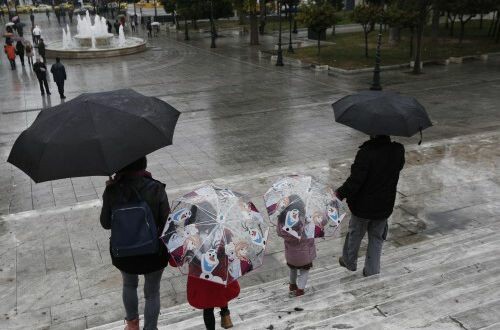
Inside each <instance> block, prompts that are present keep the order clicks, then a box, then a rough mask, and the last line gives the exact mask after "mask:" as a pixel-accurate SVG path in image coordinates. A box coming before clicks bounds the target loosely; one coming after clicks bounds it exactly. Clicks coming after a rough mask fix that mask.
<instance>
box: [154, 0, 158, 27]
mask: <svg viewBox="0 0 500 330" xmlns="http://www.w3.org/2000/svg"><path fill="white" fill-rule="evenodd" d="M154 6H155V22H156V20H157V18H156V16H158V12H157V11H156V0H154Z"/></svg>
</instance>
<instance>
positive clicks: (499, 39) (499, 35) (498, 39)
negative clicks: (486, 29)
mask: <svg viewBox="0 0 500 330" xmlns="http://www.w3.org/2000/svg"><path fill="white" fill-rule="evenodd" d="M497 22H498V19H497ZM495 42H496V43H499V42H500V24H498V28H497V38H496V39H495Z"/></svg>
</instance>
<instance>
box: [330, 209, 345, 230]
mask: <svg viewBox="0 0 500 330" xmlns="http://www.w3.org/2000/svg"><path fill="white" fill-rule="evenodd" d="M326 214H327V216H328V221H329V222H330V223H331V224H333V225H334V226H335V227H338V226H339V224H340V222H342V219H343V218H344V216H345V214H342V215H339V211H338V209H337V208H336V207H334V206H332V205H328V206H327V207H326Z"/></svg>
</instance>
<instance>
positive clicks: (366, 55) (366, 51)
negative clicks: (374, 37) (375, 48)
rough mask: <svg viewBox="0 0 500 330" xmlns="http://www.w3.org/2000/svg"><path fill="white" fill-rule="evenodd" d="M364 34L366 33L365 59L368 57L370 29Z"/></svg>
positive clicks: (365, 30)
mask: <svg viewBox="0 0 500 330" xmlns="http://www.w3.org/2000/svg"><path fill="white" fill-rule="evenodd" d="M364 32H365V57H368V33H370V32H369V31H368V29H366V28H365V29H364Z"/></svg>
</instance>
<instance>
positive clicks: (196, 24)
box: [193, 19, 198, 30]
mask: <svg viewBox="0 0 500 330" xmlns="http://www.w3.org/2000/svg"><path fill="white" fill-rule="evenodd" d="M193 29H194V30H198V21H197V20H196V19H193Z"/></svg>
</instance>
